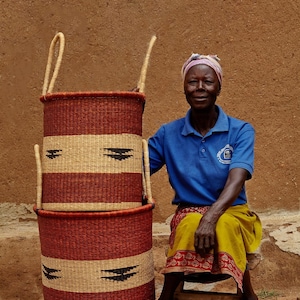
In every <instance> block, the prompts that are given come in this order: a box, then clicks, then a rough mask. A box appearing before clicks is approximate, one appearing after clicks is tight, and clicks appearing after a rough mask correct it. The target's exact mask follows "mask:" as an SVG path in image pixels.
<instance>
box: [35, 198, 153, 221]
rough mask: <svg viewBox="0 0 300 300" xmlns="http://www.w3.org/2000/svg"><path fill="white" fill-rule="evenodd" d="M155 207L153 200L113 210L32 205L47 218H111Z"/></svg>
mask: <svg viewBox="0 0 300 300" xmlns="http://www.w3.org/2000/svg"><path fill="white" fill-rule="evenodd" d="M154 207H155V202H154V200H153V202H152V203H148V204H145V205H142V206H139V207H135V208H129V209H123V210H114V211H95V212H91V211H86V212H85V211H78V212H76V211H72V212H65V211H50V210H44V209H38V208H37V206H36V204H35V205H34V207H33V210H34V212H35V213H36V214H37V215H38V216H40V217H46V218H47V217H48V218H99V217H101V218H111V217H123V216H130V215H134V214H137V213H142V212H146V211H150V210H153V209H154Z"/></svg>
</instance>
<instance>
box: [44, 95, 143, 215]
mask: <svg viewBox="0 0 300 300" xmlns="http://www.w3.org/2000/svg"><path fill="white" fill-rule="evenodd" d="M41 101H42V102H43V103H44V139H43V151H42V166H43V167H42V170H43V208H44V209H46V210H54V211H107V210H109V211H110V210H119V209H128V208H134V207H138V206H140V205H141V203H142V202H141V200H142V192H143V188H142V153H143V151H142V113H143V106H144V102H145V100H144V95H143V94H141V93H133V92H94V93H56V94H48V95H45V96H43V97H41Z"/></svg>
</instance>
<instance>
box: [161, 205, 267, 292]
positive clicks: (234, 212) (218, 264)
mask: <svg viewBox="0 0 300 300" xmlns="http://www.w3.org/2000/svg"><path fill="white" fill-rule="evenodd" d="M208 209H209V207H186V208H181V209H180V208H178V209H177V211H176V213H175V215H174V217H173V219H172V221H171V235H170V240H169V243H170V246H169V249H168V254H167V263H166V266H165V268H164V269H163V270H162V273H163V274H165V273H173V272H183V273H185V274H190V273H196V272H210V273H213V274H220V273H223V274H229V275H231V276H232V277H233V278H234V279H235V281H236V282H237V284H238V287H239V288H240V289H241V290H242V282H243V275H244V272H245V270H246V266H247V257H246V255H247V253H253V252H254V251H255V250H256V249H257V248H258V246H259V244H260V241H261V238H262V225H261V222H260V220H259V217H258V216H257V215H256V214H255V213H253V212H251V211H250V210H249V208H248V205H247V204H244V205H237V206H232V207H230V208H228V209H227V210H226V212H225V213H224V214H223V215H222V216H221V217H220V218H219V220H218V222H217V226H216V236H217V245H218V246H217V247H218V250H217V251H216V252H217V253H216V252H214V251H211V253H210V254H207V255H206V256H205V257H201V256H200V255H199V254H197V253H196V252H195V248H194V233H195V231H196V229H197V227H198V225H199V222H200V220H201V218H202V216H203V214H204V213H205V212H206V211H207V210H208Z"/></svg>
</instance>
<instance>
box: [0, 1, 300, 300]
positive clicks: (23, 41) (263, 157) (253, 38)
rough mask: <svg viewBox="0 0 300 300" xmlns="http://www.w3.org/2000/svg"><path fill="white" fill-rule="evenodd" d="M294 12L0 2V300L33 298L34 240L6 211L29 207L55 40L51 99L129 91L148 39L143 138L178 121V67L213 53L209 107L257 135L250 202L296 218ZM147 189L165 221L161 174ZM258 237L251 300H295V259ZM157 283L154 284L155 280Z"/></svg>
mask: <svg viewBox="0 0 300 300" xmlns="http://www.w3.org/2000/svg"><path fill="white" fill-rule="evenodd" d="M299 11H300V2H299V1H298V0H288V1H284V4H283V2H282V1H279V0H274V1H262V0H261V1H250V0H246V1H236V0H226V1H223V0H219V1H202V0H200V1H199V0H191V1H189V2H187V1H182V0H173V1H157V0H156V1H137V0H127V1H117V0H112V1H89V0H77V1H61V0H53V1H38V0H30V1H8V0H2V1H1V5H0V20H1V22H0V42H1V51H0V90H1V92H2V93H1V97H0V105H1V110H0V126H1V136H0V153H1V156H0V164H1V173H0V204H2V206H1V210H0V225H1V226H0V230H1V231H0V237H1V241H3V243H0V259H1V262H2V263H1V264H3V265H5V267H1V268H0V279H1V280H0V299H1V300H12V299H21V300H27V299H28V300H29V299H30V300H34V299H37V300H38V299H40V298H39V297H40V295H41V282H40V279H41V277H40V267H39V247H38V237H37V235H35V236H32V234H31V231H32V227H28V230H26V228H27V227H26V226H27V225H26V223H27V222H30V220H31V219H32V216H31V215H30V214H32V211H31V212H23V211H19V210H14V209H15V205H23V206H26V207H32V206H33V204H34V202H35V198H36V166H35V159H34V154H33V145H34V144H36V143H38V144H40V145H41V144H42V138H43V105H42V104H41V103H40V101H39V97H40V95H41V90H42V85H43V78H44V72H45V66H46V60H47V56H48V49H49V45H50V42H51V40H52V38H53V36H54V34H55V33H56V32H58V31H62V32H63V33H64V34H65V37H66V49H65V54H64V57H63V63H62V68H61V71H60V73H59V77H58V80H57V82H56V85H55V89H54V91H57V92H61V91H95V90H96V91H99V90H100V91H110V90H129V89H131V88H132V87H134V86H135V85H136V82H137V80H138V78H139V75H140V68H141V66H142V61H143V59H144V55H145V53H146V49H147V45H148V42H149V41H150V38H151V36H152V35H154V34H155V35H156V36H157V41H156V43H155V45H154V48H153V51H152V54H151V61H150V65H149V69H148V73H147V79H146V101H147V102H146V107H145V112H144V119H143V135H144V137H145V138H147V137H149V136H150V135H152V134H153V133H154V132H155V131H156V130H157V129H158V127H159V126H160V125H161V124H162V123H165V122H169V121H171V120H173V119H176V118H180V117H182V116H184V115H185V113H186V110H187V108H188V107H187V105H186V103H185V99H184V97H183V93H182V83H181V78H180V68H181V65H182V63H183V62H184V60H185V59H186V58H187V57H188V56H189V55H190V54H191V52H200V53H216V54H218V56H219V57H220V58H221V63H222V66H223V69H224V85H223V89H222V92H221V95H220V97H219V99H218V103H219V104H220V105H221V106H222V107H223V108H224V110H225V111H226V112H227V113H228V114H230V115H232V116H235V117H237V118H241V119H244V120H247V121H249V122H251V123H252V124H253V125H254V127H255V129H256V164H255V173H254V177H253V179H251V180H250V181H249V182H248V184H247V188H248V196H249V200H250V205H251V207H252V208H253V209H254V210H255V211H257V212H261V213H270V214H273V215H275V216H276V214H278V213H280V214H282V213H284V212H287V213H288V212H297V211H300V195H299V175H300V170H299V151H297V149H299V117H300V101H299V93H300V90H299V86H300V85H299V78H300V68H299V57H300V47H299V35H300V26H299ZM152 189H153V196H154V198H155V199H156V202H157V205H156V208H155V211H154V218H153V219H154V222H164V221H165V220H166V219H167V218H168V217H169V216H170V215H171V214H172V213H173V211H174V207H173V206H172V205H171V204H170V202H171V199H172V195H173V192H172V190H171V188H170V187H169V185H168V179H167V176H166V172H165V170H162V171H161V172H159V173H158V174H155V175H154V176H153V178H152ZM16 220H19V223H18V226H17V227H16V228H24V231H22V230H21V231H20V232H19V233H18V234H16V235H14V234H13V230H12V231H9V230H8V229H7V228H10V227H9V225H10V222H12V224H13V222H15V221H16ZM22 222H23V223H22ZM274 222H276V219H274ZM20 223H21V225H22V224H24V226H23V225H22V226H21V227H20V226H19V225H20ZM7 226H8V227H7ZM298 231H300V230H299V226H298ZM286 234H287V235H288V233H286ZM265 235H266V241H265V242H264V243H263V245H262V251H263V252H264V253H265V256H266V259H265V260H264V261H263V262H262V263H261V264H260V265H259V266H258V267H257V269H256V270H255V271H253V282H254V285H255V286H256V287H257V290H258V291H260V292H261V295H260V298H261V299H263V298H264V297H267V299H272V300H273V299H274V300H275V299H278V300H283V299H285V300H296V299H297V298H299V297H300V296H299V268H300V266H299V260H300V258H299V255H297V254H293V253H289V252H285V251H283V250H281V248H280V247H278V246H277V245H276V244H275V242H274V240H273V239H274V238H273V237H271V236H269V233H268V230H267V231H266V232H265ZM155 243H156V244H155V245H154V246H155V249H154V250H155V256H156V257H157V266H156V271H158V269H159V267H160V266H161V265H162V263H163V261H162V260H161V259H162V256H161V255H157V254H156V253H160V252H161V251H164V250H163V249H164V243H165V239H164V241H161V243H159V242H155ZM297 245H298V244H297ZM28 274H31V275H30V276H29V275H28ZM272 274H274V276H273V275H272ZM156 277H157V283H158V285H159V283H160V282H161V280H162V277H161V275H159V274H158V273H156ZM295 284H297V285H295ZM158 289H159V286H158ZM264 292H265V294H264ZM29 295H31V296H29Z"/></svg>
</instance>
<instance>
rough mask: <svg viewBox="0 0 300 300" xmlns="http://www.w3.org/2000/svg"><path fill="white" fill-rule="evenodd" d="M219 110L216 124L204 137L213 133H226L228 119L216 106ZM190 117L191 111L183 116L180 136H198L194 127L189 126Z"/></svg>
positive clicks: (219, 108)
mask: <svg viewBox="0 0 300 300" xmlns="http://www.w3.org/2000/svg"><path fill="white" fill-rule="evenodd" d="M217 108H218V110H219V116H218V119H217V122H216V124H215V126H214V127H213V128H211V129H210V131H209V132H208V133H207V134H206V136H208V135H211V134H212V133H213V132H224V131H228V129H229V125H228V118H227V115H226V114H225V112H224V111H223V109H222V108H221V107H220V106H217ZM190 116H191V109H189V110H188V112H187V113H186V116H185V123H184V126H183V129H182V132H181V134H182V135H185V136H186V135H189V134H195V135H199V133H198V132H197V131H196V130H195V129H194V127H193V126H192V124H191V121H190Z"/></svg>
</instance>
